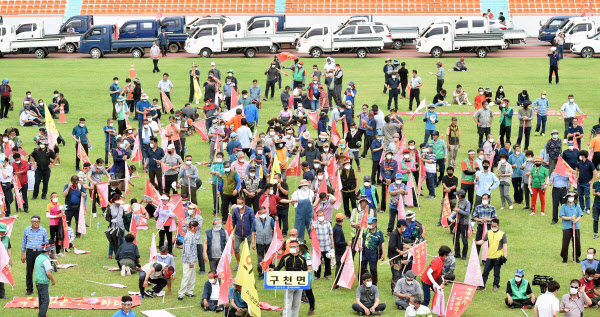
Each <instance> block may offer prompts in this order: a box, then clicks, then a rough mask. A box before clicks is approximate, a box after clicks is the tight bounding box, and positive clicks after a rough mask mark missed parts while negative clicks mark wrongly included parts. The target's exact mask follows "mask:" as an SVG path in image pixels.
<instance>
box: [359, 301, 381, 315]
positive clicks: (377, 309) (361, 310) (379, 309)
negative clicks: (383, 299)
mask: <svg viewBox="0 0 600 317" xmlns="http://www.w3.org/2000/svg"><path fill="white" fill-rule="evenodd" d="M363 305H364V306H365V307H367V308H368V309H371V307H373V305H365V304H363ZM385 308H386V306H385V304H384V303H379V305H377V307H375V311H379V312H381V311H384V310H385ZM352 310H354V311H355V312H358V313H364V312H365V310H364V309H362V307H360V305H358V304H357V303H354V304H352Z"/></svg>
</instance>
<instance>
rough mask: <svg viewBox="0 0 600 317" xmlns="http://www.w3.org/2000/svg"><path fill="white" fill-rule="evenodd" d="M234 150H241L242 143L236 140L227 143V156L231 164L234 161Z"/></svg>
mask: <svg viewBox="0 0 600 317" xmlns="http://www.w3.org/2000/svg"><path fill="white" fill-rule="evenodd" d="M235 149H240V150H241V149H242V143H240V141H238V140H233V141H229V142H227V154H229V161H231V162H233V161H235V160H236V157H235Z"/></svg>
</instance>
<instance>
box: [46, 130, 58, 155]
mask: <svg viewBox="0 0 600 317" xmlns="http://www.w3.org/2000/svg"><path fill="white" fill-rule="evenodd" d="M46 131H47V133H48V148H49V149H50V150H52V151H54V147H55V146H56V140H57V139H58V136H56V135H54V131H53V130H52V128H50V129H46Z"/></svg>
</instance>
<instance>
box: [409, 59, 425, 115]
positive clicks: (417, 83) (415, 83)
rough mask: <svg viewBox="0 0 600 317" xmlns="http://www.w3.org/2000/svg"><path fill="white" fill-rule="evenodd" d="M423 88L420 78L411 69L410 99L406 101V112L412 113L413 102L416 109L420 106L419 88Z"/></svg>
mask: <svg viewBox="0 0 600 317" xmlns="http://www.w3.org/2000/svg"><path fill="white" fill-rule="evenodd" d="M422 86H423V81H422V80H421V77H419V76H418V75H417V70H416V69H413V71H412V77H411V78H410V99H409V100H408V111H412V105H413V100H415V101H416V102H417V107H419V105H420V104H421V98H420V97H419V95H420V93H421V87H422Z"/></svg>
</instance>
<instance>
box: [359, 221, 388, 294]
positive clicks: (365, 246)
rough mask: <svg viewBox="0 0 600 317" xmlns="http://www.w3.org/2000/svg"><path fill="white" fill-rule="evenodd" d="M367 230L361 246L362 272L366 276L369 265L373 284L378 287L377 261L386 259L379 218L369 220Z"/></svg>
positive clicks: (363, 234) (363, 235)
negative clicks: (378, 225) (378, 226)
mask: <svg viewBox="0 0 600 317" xmlns="http://www.w3.org/2000/svg"><path fill="white" fill-rule="evenodd" d="M367 229H368V230H365V231H364V232H363V233H362V237H361V240H362V243H361V245H360V246H359V250H360V252H361V261H360V271H361V275H363V276H364V275H365V274H366V273H367V264H369V271H370V272H371V274H370V275H372V276H373V280H372V281H373V284H374V285H377V260H379V259H381V261H383V260H384V259H385V238H384V236H383V232H381V230H379V229H378V228H377V218H375V217H370V218H369V220H367ZM379 254H381V256H379ZM363 282H364V278H363Z"/></svg>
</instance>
